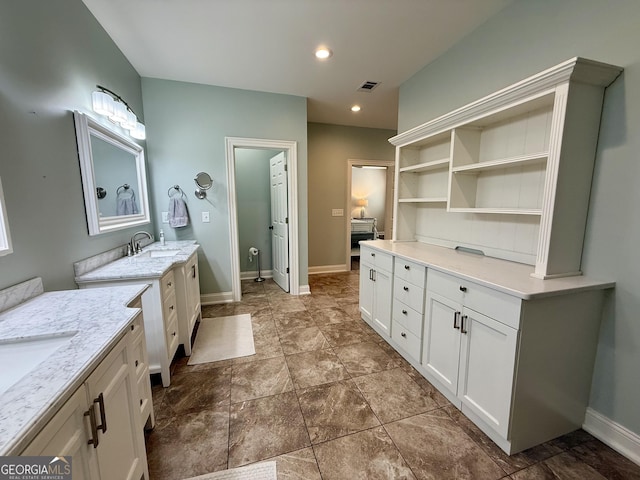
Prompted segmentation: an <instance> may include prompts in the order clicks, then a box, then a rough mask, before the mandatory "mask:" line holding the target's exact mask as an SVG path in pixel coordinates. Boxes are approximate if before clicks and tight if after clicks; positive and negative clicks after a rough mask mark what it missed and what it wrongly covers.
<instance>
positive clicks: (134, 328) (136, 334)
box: [129, 313, 144, 344]
mask: <svg viewBox="0 0 640 480" xmlns="http://www.w3.org/2000/svg"><path fill="white" fill-rule="evenodd" d="M143 321H144V320H143V317H142V313H140V314H138V316H136V318H135V319H134V320H133V323H132V324H131V326H130V327H129V328H130V329H131V331H130V335H131V343H132V344H134V343H136V342H139V341H140V340H141V339H142V336H143V335H144V328H142V325H143Z"/></svg>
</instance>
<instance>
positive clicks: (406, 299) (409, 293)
mask: <svg viewBox="0 0 640 480" xmlns="http://www.w3.org/2000/svg"><path fill="white" fill-rule="evenodd" d="M393 298H394V299H396V300H400V301H401V302H402V303H404V304H405V305H408V306H409V307H411V308H413V309H414V310H416V311H417V312H419V313H423V312H424V288H420V287H416V286H415V285H413V284H412V283H409V282H407V281H406V280H401V279H397V280H396V281H394V282H393Z"/></svg>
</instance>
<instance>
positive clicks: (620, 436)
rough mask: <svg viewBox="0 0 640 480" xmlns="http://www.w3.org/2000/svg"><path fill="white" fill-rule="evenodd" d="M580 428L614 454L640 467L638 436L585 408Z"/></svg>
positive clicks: (639, 437)
mask: <svg viewBox="0 0 640 480" xmlns="http://www.w3.org/2000/svg"><path fill="white" fill-rule="evenodd" d="M582 428H583V429H584V430H586V431H587V432H589V433H590V434H591V435H593V436H594V437H596V438H597V439H598V440H600V441H601V442H603V443H606V444H607V445H609V446H610V447H611V448H613V449H614V450H615V451H616V452H618V453H620V454H622V455H624V456H625V457H627V458H628V459H629V460H631V461H632V462H634V463H637V464H638V465H640V435H638V434H637V433H634V432H632V431H631V430H629V429H628V428H625V427H623V426H622V425H620V424H619V423H616V422H614V421H613V420H611V419H610V418H608V417H605V416H604V415H602V414H601V413H599V412H596V411H595V410H593V409H592V408H587V413H586V414H585V417H584V424H583V425H582Z"/></svg>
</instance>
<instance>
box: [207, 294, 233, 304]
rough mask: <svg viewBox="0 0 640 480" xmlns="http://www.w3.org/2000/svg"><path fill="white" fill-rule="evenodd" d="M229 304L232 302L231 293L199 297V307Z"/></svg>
mask: <svg viewBox="0 0 640 480" xmlns="http://www.w3.org/2000/svg"><path fill="white" fill-rule="evenodd" d="M231 302H233V292H221V293H205V294H204V295H200V304H201V305H215V304H218V303H231Z"/></svg>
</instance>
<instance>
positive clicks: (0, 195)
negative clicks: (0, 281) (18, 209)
mask: <svg viewBox="0 0 640 480" xmlns="http://www.w3.org/2000/svg"><path fill="white" fill-rule="evenodd" d="M11 252H13V248H12V247H11V234H10V233H9V221H8V220H7V208H6V207H5V203H4V192H3V191H2V179H0V256H2V255H8V254H10V253H11Z"/></svg>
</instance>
